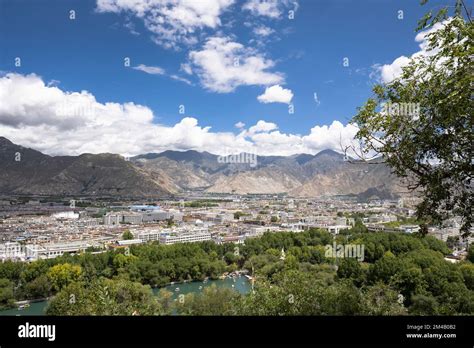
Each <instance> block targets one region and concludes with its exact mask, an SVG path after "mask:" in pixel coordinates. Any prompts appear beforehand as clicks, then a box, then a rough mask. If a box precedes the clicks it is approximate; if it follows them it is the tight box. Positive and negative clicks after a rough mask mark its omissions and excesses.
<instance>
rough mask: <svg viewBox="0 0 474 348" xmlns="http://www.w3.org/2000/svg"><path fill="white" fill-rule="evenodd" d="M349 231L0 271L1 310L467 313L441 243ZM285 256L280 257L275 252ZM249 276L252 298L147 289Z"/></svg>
mask: <svg viewBox="0 0 474 348" xmlns="http://www.w3.org/2000/svg"><path fill="white" fill-rule="evenodd" d="M360 230H361V228H360V226H359V227H357V226H356V227H354V228H353V229H351V230H349V231H346V232H345V233H344V234H341V235H339V236H337V237H336V238H333V236H332V235H330V234H329V233H328V232H326V231H323V230H317V229H312V230H309V231H306V232H301V233H291V232H282V233H265V234H264V235H263V236H262V237H261V238H254V239H248V240H247V241H246V244H245V245H235V244H224V245H217V244H215V243H213V242H202V243H190V244H175V245H160V244H157V243H151V244H145V245H137V246H132V247H131V248H130V249H129V250H127V249H121V250H120V249H119V250H114V251H107V252H104V253H102V254H91V253H89V252H86V253H83V254H81V255H74V256H71V255H64V256H62V257H59V258H56V259H50V260H40V261H35V262H31V263H24V262H12V261H7V262H4V263H2V264H0V301H1V304H2V305H3V306H4V307H8V306H10V305H11V304H12V301H13V300H14V299H15V300H22V299H28V298H41V297H48V296H51V295H54V297H53V299H52V300H51V301H50V304H49V307H48V310H47V312H48V314H56V315H79V314H91V315H162V314H171V313H178V314H183V315H210V314H212V315H329V314H332V315H364V314H367V315H399V314H407V313H408V314H420V315H422V314H425V315H426V314H435V315H447V314H473V313H474V265H473V264H472V263H471V262H470V261H464V262H461V263H459V264H451V263H449V262H447V261H445V260H444V256H445V255H446V254H448V253H449V252H450V250H449V249H448V247H447V246H446V243H444V242H442V241H439V240H437V239H434V238H432V237H429V236H427V237H421V236H418V235H409V234H402V233H380V232H377V233H368V232H364V230H362V232H361V231H360ZM333 243H337V244H343V245H348V244H361V245H364V254H365V255H364V260H363V261H362V262H359V261H357V259H355V258H337V259H335V258H332V257H327V256H326V253H325V246H326V245H332V244H333ZM282 249H283V250H284V252H285V257H284V258H282V257H281V250H282ZM237 269H247V270H249V271H250V272H251V273H252V276H254V277H255V282H254V286H253V289H254V290H253V291H252V292H251V293H250V294H248V295H240V294H238V293H237V292H235V291H233V290H231V289H220V288H215V287H211V288H205V290H204V291H202V292H201V293H200V294H189V295H186V296H184V297H183V298H182V299H181V301H172V300H171V294H170V293H169V292H167V291H164V290H161V291H160V292H159V294H158V295H157V296H153V294H152V291H151V287H163V286H164V285H166V284H168V283H169V282H171V281H183V280H203V279H204V278H206V277H210V278H213V279H216V278H218V277H219V276H220V275H222V273H223V272H226V271H234V270H237Z"/></svg>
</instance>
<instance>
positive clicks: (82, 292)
mask: <svg viewBox="0 0 474 348" xmlns="http://www.w3.org/2000/svg"><path fill="white" fill-rule="evenodd" d="M46 313H47V314H48V315H128V316H130V315H159V314H165V313H164V311H163V310H162V308H161V305H160V303H159V302H158V299H157V298H156V297H155V296H154V295H153V293H152V291H151V288H150V287H149V286H145V285H142V284H140V283H136V282H131V281H128V280H124V279H117V280H111V279H105V278H102V279H97V280H95V281H94V282H93V283H92V284H85V283H83V282H75V283H71V284H69V285H68V286H66V287H64V288H63V289H62V290H61V291H60V292H59V293H58V294H57V295H56V296H55V297H54V298H53V299H52V300H51V302H50V303H49V305H48V307H47V309H46Z"/></svg>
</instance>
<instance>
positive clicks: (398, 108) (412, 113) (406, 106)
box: [381, 102, 420, 120]
mask: <svg viewBox="0 0 474 348" xmlns="http://www.w3.org/2000/svg"><path fill="white" fill-rule="evenodd" d="M381 113H382V114H385V115H390V116H405V117H406V116H409V117H411V118H412V119H414V120H417V119H418V118H419V117H420V103H392V102H388V103H384V104H383V105H382V110H381Z"/></svg>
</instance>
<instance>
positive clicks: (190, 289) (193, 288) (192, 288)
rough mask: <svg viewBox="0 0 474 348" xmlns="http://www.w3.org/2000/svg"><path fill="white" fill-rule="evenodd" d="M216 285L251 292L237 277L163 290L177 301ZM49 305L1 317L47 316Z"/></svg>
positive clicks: (43, 303) (33, 305)
mask: <svg viewBox="0 0 474 348" xmlns="http://www.w3.org/2000/svg"><path fill="white" fill-rule="evenodd" d="M212 284H215V285H216V286H217V287H219V288H229V289H234V290H236V291H238V292H239V293H241V294H247V293H249V292H250V290H251V285H250V283H249V281H248V280H247V278H245V277H237V278H235V281H234V279H232V278H226V279H218V280H209V281H207V282H190V283H179V284H174V285H168V286H166V287H164V288H163V289H166V290H168V291H171V292H172V293H173V295H172V297H173V299H177V298H178V296H179V295H186V294H189V293H195V294H197V293H200V292H201V291H202V289H204V288H205V287H207V286H211V285H212ZM232 285H233V286H234V287H232ZM176 288H179V291H176ZM159 291H160V288H156V289H153V293H154V294H158V292H159ZM47 305H48V301H40V302H34V303H30V307H28V308H25V309H23V310H21V311H19V310H18V309H17V308H12V309H7V310H3V311H0V315H11V316H12V315H17V316H22V315H46V313H45V311H46V307H47Z"/></svg>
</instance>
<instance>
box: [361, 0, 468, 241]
mask: <svg viewBox="0 0 474 348" xmlns="http://www.w3.org/2000/svg"><path fill="white" fill-rule="evenodd" d="M457 3H458V4H459V0H458V1H457ZM447 16H448V12H447V8H444V9H442V10H441V11H439V12H438V14H436V15H433V14H432V13H429V14H427V16H425V17H424V18H423V19H422V21H421V22H420V26H419V29H426V28H428V27H430V28H431V30H430V31H428V32H426V33H424V34H423V35H425V38H426V39H427V47H425V50H426V51H427V52H428V53H427V54H422V55H417V56H416V57H414V58H412V59H411V61H410V63H409V64H408V65H406V66H405V67H403V72H402V74H401V75H400V76H399V77H397V78H396V79H394V80H393V81H391V82H388V83H386V84H379V85H376V86H375V87H374V88H373V91H374V97H372V98H370V99H369V100H368V101H367V102H366V103H365V105H364V106H362V107H361V108H359V111H358V114H357V115H356V116H355V117H354V118H353V122H354V123H356V124H357V125H358V127H359V131H358V133H357V135H356V139H358V140H359V141H360V144H361V146H362V149H361V152H362V153H361V154H360V156H361V157H363V158H366V156H367V155H368V154H372V153H375V154H378V155H382V156H383V159H384V161H385V162H386V163H387V164H388V165H389V166H390V167H391V168H392V170H393V171H394V172H395V173H396V174H397V175H398V176H399V177H402V178H404V179H405V180H406V181H407V184H408V187H409V188H410V189H412V190H416V189H419V190H422V192H423V195H422V196H423V197H422V201H421V203H420V204H419V205H418V206H417V216H418V218H419V219H426V220H428V222H441V221H442V220H444V219H446V218H448V217H450V216H452V215H454V216H460V217H461V218H462V227H461V231H462V232H463V233H464V235H468V234H469V229H470V226H471V224H472V212H471V207H472V205H473V194H472V186H471V185H472V183H471V180H472V176H473V168H474V164H473V162H472V158H473V147H472V143H473V132H472V115H473V114H474V110H473V103H472V101H471V81H472V71H473V68H474V67H473V60H472V52H473V48H472V42H473V36H474V35H473V34H474V30H473V28H474V27H473V24H472V23H471V21H466V20H465V19H464V18H463V17H462V15H461V12H460V8H459V7H457V8H456V12H455V13H454V16H453V17H452V18H449V19H448V17H447ZM380 106H384V107H383V108H382V110H381V109H380ZM409 107H411V108H412V110H411V111H408V112H407V111H406V110H407V109H408V108H409Z"/></svg>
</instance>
